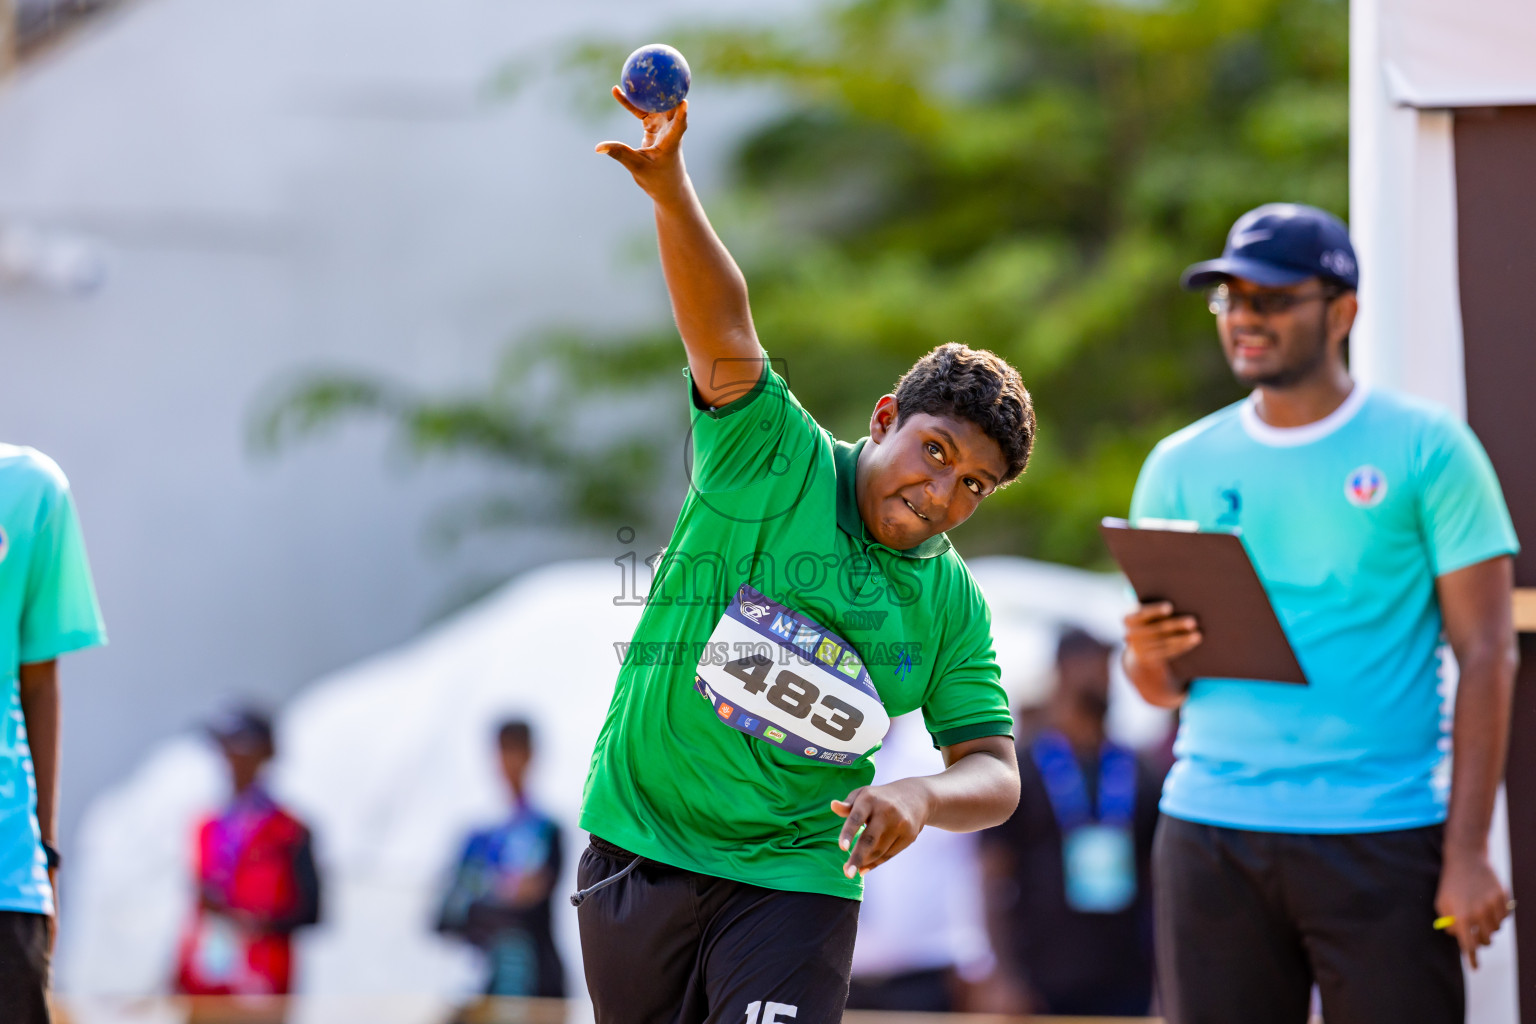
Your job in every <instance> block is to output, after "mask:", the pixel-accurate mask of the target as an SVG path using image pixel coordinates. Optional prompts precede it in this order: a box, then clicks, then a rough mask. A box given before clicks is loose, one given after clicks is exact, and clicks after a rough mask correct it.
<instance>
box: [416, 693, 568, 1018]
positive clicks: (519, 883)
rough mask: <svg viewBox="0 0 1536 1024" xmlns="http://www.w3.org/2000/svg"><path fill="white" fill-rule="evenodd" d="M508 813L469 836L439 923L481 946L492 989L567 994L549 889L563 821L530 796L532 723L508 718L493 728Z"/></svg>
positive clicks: (556, 865) (556, 866)
mask: <svg viewBox="0 0 1536 1024" xmlns="http://www.w3.org/2000/svg"><path fill="white" fill-rule="evenodd" d="M496 745H497V749H498V752H499V754H500V765H501V773H502V777H503V778H504V779H505V780H506V783H507V790H508V792H509V794H510V795H511V797H512V810H511V814H510V815H509V816H508V817H507V818H506V819H505V820H504V821H502V822H501V824H499V825H496V826H494V827H492V828H488V829H484V830H482V831H478V832H474V833H472V834H471V835H470V837H469V839H468V841H467V842H466V843H465V844H464V852H463V853H462V854H461V855H460V857H459V865H458V868H457V870H456V871H455V872H454V876H453V882H452V884H451V885H450V886H449V889H448V893H447V896H446V897H445V898H444V900H443V908H442V912H441V914H440V915H439V918H438V923H437V929H438V931H440V932H443V933H444V934H447V935H454V936H458V937H459V938H461V939H463V940H464V941H466V942H469V943H471V944H473V945H475V946H476V947H478V948H479V949H481V950H483V951H484V953H485V955H486V958H487V960H488V961H489V964H488V967H489V972H488V976H487V978H486V984H485V994H486V995H488V996H541V997H547V998H556V999H559V998H564V997H565V967H564V965H563V964H561V962H560V954H559V952H558V951H557V950H556V949H555V939H554V933H553V931H552V930H551V914H550V894H551V893H552V891H553V890H554V887H555V882H556V881H557V880H558V879H559V877H560V868H561V856H562V851H561V840H560V826H559V825H558V824H556V823H555V820H554V819H553V818H551V817H550V816H549V815H548V814H545V813H544V812H543V811H542V810H540V809H539V808H538V807H536V806H534V805H533V803H531V802H530V801H529V799H528V790H527V776H528V766H529V764H530V763H531V762H532V760H533V730H532V729H531V728H530V727H529V725H528V723H527V722H522V721H510V722H506V723H504V724H503V725H502V726H501V728H500V729H499V730H498V731H497V734H496Z"/></svg>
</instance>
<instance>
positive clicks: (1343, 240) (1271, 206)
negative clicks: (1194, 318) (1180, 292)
mask: <svg viewBox="0 0 1536 1024" xmlns="http://www.w3.org/2000/svg"><path fill="white" fill-rule="evenodd" d="M1228 277H1240V278H1242V279H1243V280H1244V281H1252V282H1253V283H1254V284H1261V285H1265V286H1268V287H1271V288H1283V287H1285V286H1286V285H1292V284H1300V283H1301V282H1303V281H1305V280H1306V279H1307V278H1309V277H1321V278H1324V279H1326V280H1329V281H1334V282H1336V283H1338V284H1341V285H1343V286H1344V287H1346V288H1357V287H1359V285H1360V268H1359V266H1358V264H1356V262H1355V247H1354V246H1353V245H1351V244H1350V242H1349V228H1347V227H1345V226H1344V222H1343V221H1341V220H1339V218H1337V217H1335V216H1334V215H1333V214H1331V213H1329V212H1327V211H1326V210H1319V209H1318V208H1317V207H1315V206H1304V205H1302V204H1301V203H1265V204H1264V205H1263V206H1260V207H1259V208H1258V209H1256V210H1249V211H1248V212H1247V213H1245V214H1243V215H1242V216H1241V217H1239V218H1237V223H1236V224H1233V225H1232V230H1231V232H1229V233H1228V235H1227V247H1226V248H1225V249H1224V250H1222V253H1221V256H1220V257H1218V258H1217V259H1214V260H1206V261H1205V262H1204V263H1196V264H1195V265H1194V266H1192V267H1190V268H1189V269H1187V270H1185V271H1184V276H1183V277H1182V278H1181V279H1180V283H1181V284H1182V285H1183V286H1184V287H1185V288H1186V289H1188V290H1190V291H1195V290H1198V289H1200V288H1208V287H1210V286H1211V285H1214V284H1220V283H1221V282H1222V280H1223V279H1225V278H1228Z"/></svg>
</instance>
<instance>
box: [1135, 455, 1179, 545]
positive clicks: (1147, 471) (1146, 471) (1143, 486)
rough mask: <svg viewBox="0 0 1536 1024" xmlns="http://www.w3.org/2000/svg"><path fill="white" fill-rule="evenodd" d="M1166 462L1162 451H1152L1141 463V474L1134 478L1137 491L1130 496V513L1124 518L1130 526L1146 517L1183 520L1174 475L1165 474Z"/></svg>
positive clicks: (1166, 471)
mask: <svg viewBox="0 0 1536 1024" xmlns="http://www.w3.org/2000/svg"><path fill="white" fill-rule="evenodd" d="M1166 462H1167V457H1166V454H1165V453H1164V451H1163V449H1162V448H1153V449H1152V454H1150V455H1148V456H1147V461H1146V462H1144V463H1142V465H1141V472H1140V473H1139V474H1138V475H1137V477H1136V489H1135V490H1134V491H1132V492H1131V512H1130V515H1129V516H1128V517H1127V518H1129V519H1130V521H1131V524H1132V525H1133V526H1134V525H1135V524H1136V523H1137V521H1139V520H1141V519H1145V518H1148V517H1150V518H1153V519H1178V518H1181V517H1182V516H1183V510H1182V509H1180V507H1179V502H1178V495H1177V493H1176V491H1175V488H1174V480H1173V474H1172V473H1170V472H1169V471H1168V469H1167V466H1166V465H1165V464H1166Z"/></svg>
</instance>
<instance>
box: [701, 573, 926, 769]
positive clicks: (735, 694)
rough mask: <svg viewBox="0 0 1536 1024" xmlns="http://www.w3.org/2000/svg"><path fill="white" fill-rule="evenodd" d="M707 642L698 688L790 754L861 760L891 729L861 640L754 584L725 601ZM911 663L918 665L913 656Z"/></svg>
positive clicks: (732, 723)
mask: <svg viewBox="0 0 1536 1024" xmlns="http://www.w3.org/2000/svg"><path fill="white" fill-rule="evenodd" d="M705 648H706V652H707V653H706V654H705V655H704V656H703V657H702V658H701V659H700V661H699V664H698V667H697V668H696V669H695V670H694V672H695V679H694V688H695V689H696V690H697V691H698V692H699V694H700V695H701V696H703V697H704V698H706V699H707V700H708V701H709V702H710V703H711V704H712V705H714V709H715V712H716V714H717V716H718V717H719V719H720V721H721V722H723V723H725V724H726V725H727V726H729V727H731V728H732V729H735V730H737V731H739V732H743V733H746V734H747V735H748V736H750V737H752V738H754V739H758V740H766V741H767V742H769V743H773V744H776V745H777V746H779V747H780V748H781V749H782V750H784V752H785V753H788V754H793V755H795V756H796V757H805V758H806V759H807V760H809V761H812V762H814V763H816V764H833V765H846V764H854V763H855V762H857V761H859V760H860V759H861V758H863V757H866V756H868V755H869V754H870V753H871V752H873V751H874V750H875V748H877V747H878V746H879V745H880V742H881V740H883V739H884V738H885V733H886V730H887V729H889V728H890V724H891V719H890V716H889V715H888V714H887V713H886V710H885V704H884V703H883V702H882V701H881V699H880V693H879V691H878V690H876V689H875V685H874V682H873V681H872V680H871V679H870V677H869V670H868V668H867V667H866V665H865V663H864V659H863V658H862V657H861V656H860V655H859V652H858V651H856V650H855V649H854V647H853V645H852V644H850V643H849V642H848V641H847V640H845V639H843V638H842V637H840V636H838V635H837V634H836V633H834V632H832V631H831V630H830V629H827V628H826V627H824V626H823V625H821V624H820V623H818V622H815V621H813V620H812V619H810V618H809V617H808V616H807V615H805V614H804V613H802V612H800V611H797V610H795V609H792V608H787V607H785V606H784V605H782V604H780V603H779V602H777V601H775V600H773V599H772V598H770V597H767V596H765V595H763V594H761V593H759V592H758V591H757V590H755V589H753V588H752V587H751V586H749V585H748V586H743V587H742V588H741V589H740V590H739V591H737V593H736V596H735V599H734V600H732V602H731V603H730V604H728V605H727V606H726V607H725V611H724V614H723V615H722V616H721V618H720V621H719V622H718V623H717V624H716V626H715V629H714V632H713V633H711V634H710V638H709V643H707V644H706V645H705ZM720 652H725V653H724V657H723V658H722V657H720V656H719V655H720ZM907 663H908V666H909V670H910V664H911V660H910V656H909V657H908V659H907Z"/></svg>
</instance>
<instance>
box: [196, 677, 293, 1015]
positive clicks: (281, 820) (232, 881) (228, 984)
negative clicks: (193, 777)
mask: <svg viewBox="0 0 1536 1024" xmlns="http://www.w3.org/2000/svg"><path fill="white" fill-rule="evenodd" d="M208 732H209V735H210V736H211V737H212V738H213V739H214V741H215V742H216V743H218V745H219V750H220V751H221V752H222V753H223V755H224V760H225V761H226V762H227V763H228V765H229V776H230V782H231V788H232V790H233V795H232V796H231V798H230V801H229V803H228V804H226V805H225V806H224V807H223V808H222V809H221V810H220V811H218V812H217V813H216V814H214V815H213V816H212V817H211V818H209V819H207V820H206V821H204V822H202V823H201V824H200V825H199V827H198V830H197V851H196V864H195V865H194V870H195V871H196V877H197V889H198V903H197V907H196V909H195V911H194V912H193V917H192V920H191V922H190V923H189V924H188V927H187V930H186V933H185V936H184V937H183V939H182V944H181V950H180V954H179V956H178V958H177V969H176V989H177V991H178V992H181V993H184V994H186V995H286V994H288V993H289V992H290V991H291V984H292V977H293V950H292V936H293V933H294V931H295V930H297V929H299V928H302V927H304V926H305V925H312V924H315V923H316V922H318V921H319V920H320V876H319V872H318V871H317V870H316V868H315V858H314V851H313V848H312V843H311V840H310V834H309V829H307V828H306V827H305V826H304V824H303V823H302V822H301V821H299V820H298V819H297V818H295V817H294V816H293V815H292V814H290V813H288V812H287V811H286V810H284V809H283V808H282V807H280V806H278V804H277V802H276V801H274V800H273V799H272V796H271V794H270V793H269V792H268V791H267V787H266V786H265V784H264V783H263V781H262V769H263V768H264V767H265V766H266V764H267V762H269V761H270V760H272V757H273V755H274V754H275V753H276V748H275V746H274V744H273V738H272V723H271V720H270V719H269V718H267V716H266V715H264V714H262V713H260V712H258V711H254V710H251V709H248V708H240V709H235V710H231V711H228V712H225V713H224V714H221V715H219V716H218V717H217V718H215V719H214V720H213V721H212V722H211V723H210V724H209V726H208Z"/></svg>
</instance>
